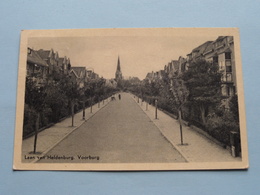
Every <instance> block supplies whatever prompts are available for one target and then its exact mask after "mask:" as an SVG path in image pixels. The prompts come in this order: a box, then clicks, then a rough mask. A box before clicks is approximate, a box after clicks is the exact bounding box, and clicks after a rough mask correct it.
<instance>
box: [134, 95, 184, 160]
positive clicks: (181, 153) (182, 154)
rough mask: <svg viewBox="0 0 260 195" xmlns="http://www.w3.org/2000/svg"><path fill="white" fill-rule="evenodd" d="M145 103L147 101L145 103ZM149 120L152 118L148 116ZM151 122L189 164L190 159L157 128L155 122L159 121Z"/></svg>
mask: <svg viewBox="0 0 260 195" xmlns="http://www.w3.org/2000/svg"><path fill="white" fill-rule="evenodd" d="M133 99H134V98H133ZM134 101H135V102H136V100H135V99H134ZM144 102H145V101H144ZM146 103H147V102H146ZM136 104H137V105H138V106H139V108H140V109H141V110H142V111H143V112H144V113H145V114H146V116H148V114H147V113H146V112H145V111H144V110H143V108H142V107H141V106H140V105H139V104H138V103H137V102H136ZM148 118H150V117H149V116H148ZM150 119H151V121H153V124H154V125H155V126H156V127H157V128H158V129H159V130H160V133H161V134H162V136H163V137H164V138H165V139H166V140H167V141H168V142H169V143H170V144H171V145H172V146H173V147H174V148H175V149H176V150H177V151H178V152H179V153H180V155H181V156H182V157H183V158H184V159H185V160H186V161H187V163H188V162H189V160H188V157H187V156H186V155H185V154H184V153H183V152H182V151H181V149H180V148H179V147H178V146H177V145H176V144H174V143H173V142H172V141H171V140H170V139H168V138H167V137H166V136H165V135H164V134H163V132H162V130H161V129H160V128H159V127H158V126H157V124H156V123H155V122H154V120H158V119H152V118H150Z"/></svg>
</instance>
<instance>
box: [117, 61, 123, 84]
mask: <svg viewBox="0 0 260 195" xmlns="http://www.w3.org/2000/svg"><path fill="white" fill-rule="evenodd" d="M122 79H123V76H122V72H121V67H120V59H119V56H118V61H117V68H116V74H115V80H116V82H118V81H120V80H122Z"/></svg>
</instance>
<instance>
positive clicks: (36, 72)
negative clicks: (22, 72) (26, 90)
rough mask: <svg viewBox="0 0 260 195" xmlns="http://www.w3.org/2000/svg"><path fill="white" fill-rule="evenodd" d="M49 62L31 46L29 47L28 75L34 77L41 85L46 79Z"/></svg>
mask: <svg viewBox="0 0 260 195" xmlns="http://www.w3.org/2000/svg"><path fill="white" fill-rule="evenodd" d="M48 69H49V66H48V64H47V63H46V62H45V61H44V60H43V59H42V58H41V57H40V56H39V54H38V53H37V52H36V51H34V50H33V49H31V48H29V47H28V48H27V64H26V76H29V77H32V78H33V79H34V80H36V82H37V83H38V84H39V85H40V84H42V83H44V82H45V81H46V77H47V75H48Z"/></svg>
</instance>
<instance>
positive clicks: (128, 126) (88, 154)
mask: <svg viewBox="0 0 260 195" xmlns="http://www.w3.org/2000/svg"><path fill="white" fill-rule="evenodd" d="M63 162H66V163H167V162H185V159H184V158H183V157H182V156H181V155H180V153H179V152H178V151H177V150H176V149H175V148H174V147H173V146H172V145H171V144H170V143H169V142H168V141H167V140H166V139H165V138H164V137H163V136H162V134H161V133H160V130H159V129H158V128H157V127H156V126H155V125H154V124H153V122H152V121H151V120H150V119H149V118H148V116H147V115H146V114H145V113H144V111H142V110H141V108H140V107H139V106H138V105H137V104H136V102H135V101H134V99H133V95H131V94H127V93H121V100H119V99H118V96H116V100H115V101H111V102H110V103H109V104H108V105H107V106H106V107H104V108H103V109H101V110H100V111H99V112H97V113H96V114H95V115H94V116H93V117H92V118H90V119H89V120H87V121H86V122H85V123H84V124H83V125H82V126H80V127H79V128H78V129H76V130H75V131H74V132H73V133H71V134H70V135H69V136H68V137H67V138H65V139H64V140H63V141H61V142H60V143H59V144H58V145H56V146H55V147H54V148H53V149H52V150H50V151H49V152H48V153H47V154H46V155H45V157H44V158H43V159H42V160H40V161H38V163H63Z"/></svg>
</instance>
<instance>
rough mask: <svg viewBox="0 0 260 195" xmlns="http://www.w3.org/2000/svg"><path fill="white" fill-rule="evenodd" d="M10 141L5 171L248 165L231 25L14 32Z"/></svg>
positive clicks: (234, 32) (238, 67)
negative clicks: (15, 64) (17, 42)
mask: <svg viewBox="0 0 260 195" xmlns="http://www.w3.org/2000/svg"><path fill="white" fill-rule="evenodd" d="M14 145H15V146H14V161H13V169H14V170H79V171H135V170H137V171H150V170H151V171H153V170H209V169H212V170H222V169H247V168H248V166H249V165H248V148H247V147H248V146H247V132H246V117H245V104H244V89H243V78H242V64H241V54H240V41H239V30H238V29H237V28H128V29H127V28H126V29H123V28H122V29H120V28H119V29H67V30H23V31H22V32H21V40H20V60H19V73H18V88H17V104H16V129H15V143H14Z"/></svg>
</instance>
